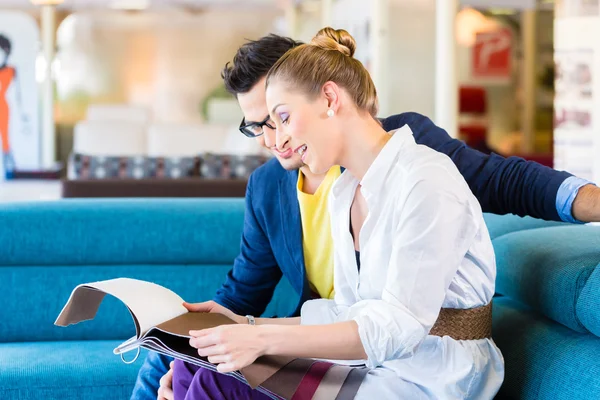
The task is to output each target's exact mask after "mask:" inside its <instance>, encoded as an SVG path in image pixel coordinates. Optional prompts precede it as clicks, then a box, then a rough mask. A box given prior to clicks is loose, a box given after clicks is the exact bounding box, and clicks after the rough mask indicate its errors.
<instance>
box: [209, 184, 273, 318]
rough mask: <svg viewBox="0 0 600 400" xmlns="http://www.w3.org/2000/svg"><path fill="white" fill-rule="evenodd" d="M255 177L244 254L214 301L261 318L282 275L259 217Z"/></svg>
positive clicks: (246, 219) (248, 203) (248, 198)
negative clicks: (256, 203)
mask: <svg viewBox="0 0 600 400" xmlns="http://www.w3.org/2000/svg"><path fill="white" fill-rule="evenodd" d="M253 176H254V174H253V175H251V176H250V180H249V182H248V187H247V189H246V210H245V213H244V228H243V232H242V241H241V249H240V254H239V255H238V256H237V257H236V259H235V261H234V263H233V268H232V269H231V270H230V271H229V272H228V274H227V278H226V280H225V283H223V285H222V286H221V287H220V288H219V290H218V291H217V294H216V295H215V297H214V299H213V300H214V301H215V302H217V303H219V304H221V305H223V306H225V307H227V308H228V309H230V310H231V311H233V312H234V313H236V314H239V315H248V314H250V315H256V316H258V315H261V314H263V313H264V311H265V309H266V307H267V305H268V304H269V302H270V301H271V298H272V297H273V292H274V291H275V287H276V286H277V284H278V283H279V281H280V279H281V276H282V272H281V269H280V268H279V265H278V264H277V261H276V260H275V256H274V254H273V250H272V248H271V243H270V241H269V238H268V237H267V235H266V234H265V232H264V230H263V228H262V226H261V224H260V223H259V220H258V218H257V216H256V212H255V208H254V204H253V195H252V193H253V186H254V179H253Z"/></svg>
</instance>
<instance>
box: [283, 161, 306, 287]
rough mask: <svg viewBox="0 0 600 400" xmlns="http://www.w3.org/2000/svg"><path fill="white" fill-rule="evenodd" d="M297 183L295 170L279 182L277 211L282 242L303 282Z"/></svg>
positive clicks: (300, 222)
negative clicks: (279, 214)
mask: <svg viewBox="0 0 600 400" xmlns="http://www.w3.org/2000/svg"><path fill="white" fill-rule="evenodd" d="M297 183H298V171H297V170H296V171H289V172H287V173H286V174H285V178H283V179H281V180H280V181H279V194H280V196H279V201H280V204H279V209H280V210H281V223H282V227H281V228H282V229H281V232H282V233H283V240H284V242H285V245H286V247H287V250H288V252H289V254H290V257H291V259H292V260H293V261H294V264H295V265H296V268H297V271H298V273H299V274H300V276H299V278H300V279H302V281H304V275H305V273H304V250H303V246H302V221H301V219H300V205H299V204H298V195H297ZM302 286H304V285H302Z"/></svg>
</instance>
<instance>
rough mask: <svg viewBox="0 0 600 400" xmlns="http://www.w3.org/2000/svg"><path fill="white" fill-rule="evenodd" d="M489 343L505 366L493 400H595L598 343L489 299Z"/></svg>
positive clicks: (511, 303)
mask: <svg viewBox="0 0 600 400" xmlns="http://www.w3.org/2000/svg"><path fill="white" fill-rule="evenodd" d="M493 318H494V323H493V337H494V341H495V342H496V344H497V345H498V347H499V348H500V349H501V350H502V354H503V355H504V361H505V364H506V375H505V379H504V384H503V385H502V388H501V390H500V393H499V395H498V396H497V399H535V400H591V399H600V380H599V379H598V376H600V338H599V337H597V336H595V335H593V334H590V333H579V332H575V331H574V330H571V329H569V328H567V327H566V326H564V325H561V324H559V323H557V322H554V321H552V320H550V319H548V318H546V317H544V316H542V315H540V314H539V313H537V312H535V311H534V310H532V309H530V308H528V307H527V306H525V305H524V304H523V303H520V302H517V301H515V300H512V299H511V298H509V297H500V298H495V299H494V311H493Z"/></svg>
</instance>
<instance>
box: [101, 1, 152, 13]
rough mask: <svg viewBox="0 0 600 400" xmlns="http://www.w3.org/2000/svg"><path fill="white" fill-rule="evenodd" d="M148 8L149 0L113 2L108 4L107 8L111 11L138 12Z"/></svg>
mask: <svg viewBox="0 0 600 400" xmlns="http://www.w3.org/2000/svg"><path fill="white" fill-rule="evenodd" d="M148 7H150V0H113V1H111V2H110V3H109V8H112V9H113V10H128V11H138V10H145V9H147V8H148Z"/></svg>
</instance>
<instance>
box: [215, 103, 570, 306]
mask: <svg viewBox="0 0 600 400" xmlns="http://www.w3.org/2000/svg"><path fill="white" fill-rule="evenodd" d="M382 123H383V127H384V129H385V130H386V131H391V130H394V129H397V128H400V127H402V126H404V125H406V124H408V126H410V128H411V130H412V131H413V134H414V137H415V141H416V142H417V143H419V144H423V145H426V146H429V147H430V148H432V149H434V150H437V151H439V152H441V153H444V154H446V155H448V156H449V157H450V158H451V159H452V161H454V163H455V164H456V166H457V167H458V169H459V171H460V172H461V174H462V175H463V177H464V178H465V180H466V181H467V183H468V184H469V187H470V188H471V190H472V191H473V193H474V194H475V196H476V197H477V199H478V200H479V202H480V204H481V207H482V209H483V211H484V212H491V213H496V214H508V213H512V214H517V215H521V216H524V215H530V216H532V217H536V218H543V219H547V220H556V221H560V218H559V216H558V213H557V211H556V195H557V192H558V188H559V187H560V185H561V184H562V182H563V181H564V180H565V179H566V178H567V177H569V176H571V175H569V174H568V173H566V172H559V171H555V170H553V169H551V168H548V167H544V166H542V165H540V164H537V163H535V162H528V161H525V160H523V159H521V158H517V157H509V158H504V157H501V156H499V155H497V154H492V155H486V154H483V153H480V152H478V151H476V150H473V149H471V148H469V147H467V146H466V145H465V144H464V143H463V142H461V141H459V140H456V139H452V138H451V137H450V136H449V135H448V134H447V133H446V131H444V130H443V129H441V128H439V127H438V126H436V125H435V124H434V123H433V122H432V121H431V120H430V119H429V118H427V117H425V116H423V115H420V114H417V113H403V114H399V115H394V116H392V117H389V118H387V119H384V120H382ZM297 182H298V171H297V170H295V171H286V170H284V169H283V168H282V167H281V165H280V164H279V162H278V161H277V160H276V159H272V160H270V161H269V162H267V163H266V164H265V165H263V166H262V167H260V168H259V169H257V170H256V171H255V172H254V173H253V174H252V175H251V176H250V180H249V182H248V187H247V189H246V211H245V217H244V228H243V234H242V242H241V252H240V254H239V256H238V257H237V258H236V260H235V262H234V264H233V268H232V269H231V271H230V272H229V273H228V275H227V279H226V281H225V283H224V284H223V286H222V287H221V288H220V289H219V290H218V291H217V294H216V296H215V298H214V300H215V301H216V302H218V303H220V304H222V305H224V306H225V307H227V308H229V309H230V310H232V311H233V312H235V313H237V314H240V315H246V314H251V315H261V314H262V313H263V312H264V310H265V308H266V306H267V304H268V303H269V301H270V300H271V297H272V296H273V292H274V290H275V287H276V285H277V284H278V283H279V280H280V279H281V277H282V276H285V277H286V278H287V279H288V280H289V282H290V284H291V286H292V287H293V288H294V290H295V291H296V293H297V294H298V295H299V296H300V301H299V303H298V305H297V307H296V310H295V312H294V313H293V315H298V314H299V311H300V307H301V306H302V304H303V303H304V301H306V300H308V299H309V298H310V287H309V284H308V280H307V278H306V273H305V269H304V251H303V247H302V224H301V221H300V206H299V204H298V198H297V193H296V185H297Z"/></svg>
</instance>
